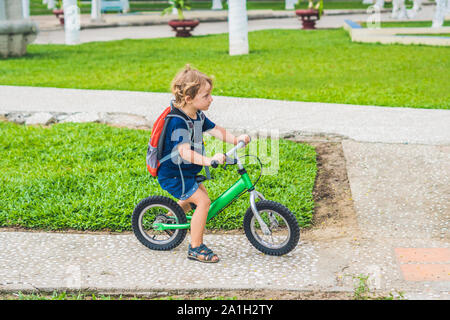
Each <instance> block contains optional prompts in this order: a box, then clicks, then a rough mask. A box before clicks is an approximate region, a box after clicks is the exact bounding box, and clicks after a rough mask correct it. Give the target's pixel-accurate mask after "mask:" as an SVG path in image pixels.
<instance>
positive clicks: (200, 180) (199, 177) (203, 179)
mask: <svg viewBox="0 0 450 320" xmlns="http://www.w3.org/2000/svg"><path fill="white" fill-rule="evenodd" d="M205 180H207V178H206V177H205V176H202V175H201V174H199V175H197V176H195V181H196V182H197V183H200V182H203V181H205Z"/></svg>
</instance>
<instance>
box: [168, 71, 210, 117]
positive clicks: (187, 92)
mask: <svg viewBox="0 0 450 320" xmlns="http://www.w3.org/2000/svg"><path fill="white" fill-rule="evenodd" d="M207 83H209V85H210V86H211V90H212V86H213V80H212V78H211V77H209V76H207V75H206V74H204V73H202V72H200V71H198V70H195V69H192V68H191V66H190V65H189V64H186V65H185V66H184V69H183V70H181V71H180V72H179V73H178V74H177V75H176V76H175V78H174V79H173V80H172V84H171V90H172V93H173V95H174V97H175V101H174V105H175V107H177V108H182V107H184V106H185V104H186V100H185V98H186V96H189V97H191V98H192V99H194V98H195V96H196V95H197V93H198V91H199V90H200V88H202V87H203V86H205V85H206V84H207Z"/></svg>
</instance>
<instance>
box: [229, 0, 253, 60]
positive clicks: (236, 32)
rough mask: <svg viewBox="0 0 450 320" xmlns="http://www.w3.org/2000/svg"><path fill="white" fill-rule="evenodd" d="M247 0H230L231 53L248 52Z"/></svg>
mask: <svg viewBox="0 0 450 320" xmlns="http://www.w3.org/2000/svg"><path fill="white" fill-rule="evenodd" d="M245 4H246V0H229V1H228V37H229V46H230V55H238V54H248V21H247V8H246V5H245Z"/></svg>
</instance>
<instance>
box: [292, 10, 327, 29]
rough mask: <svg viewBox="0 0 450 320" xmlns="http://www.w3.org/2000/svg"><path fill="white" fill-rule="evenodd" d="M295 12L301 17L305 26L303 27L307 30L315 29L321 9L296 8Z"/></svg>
mask: <svg viewBox="0 0 450 320" xmlns="http://www.w3.org/2000/svg"><path fill="white" fill-rule="evenodd" d="M295 14H296V15H297V16H298V17H300V18H301V20H302V26H303V27H302V29H305V30H311V29H315V28H316V27H315V26H316V21H317V20H319V19H320V18H319V10H316V9H307V10H295ZM322 14H323V12H322ZM313 18H314V19H313Z"/></svg>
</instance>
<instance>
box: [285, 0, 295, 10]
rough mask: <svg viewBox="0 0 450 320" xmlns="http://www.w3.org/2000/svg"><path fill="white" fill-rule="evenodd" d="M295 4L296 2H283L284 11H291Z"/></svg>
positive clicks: (291, 0) (290, 0)
mask: <svg viewBox="0 0 450 320" xmlns="http://www.w3.org/2000/svg"><path fill="white" fill-rule="evenodd" d="M296 3H297V0H285V7H284V8H285V9H286V10H292V9H294V8H295V7H294V6H295V4H296Z"/></svg>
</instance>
